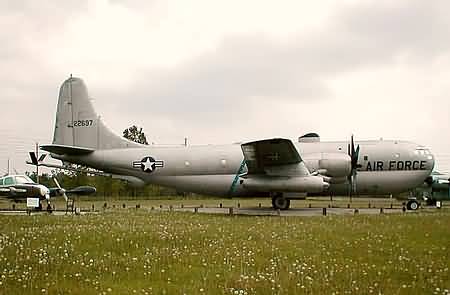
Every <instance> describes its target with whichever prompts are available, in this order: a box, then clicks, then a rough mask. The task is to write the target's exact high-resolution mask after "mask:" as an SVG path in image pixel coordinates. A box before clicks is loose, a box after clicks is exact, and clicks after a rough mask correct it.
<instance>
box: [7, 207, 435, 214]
mask: <svg viewBox="0 0 450 295" xmlns="http://www.w3.org/2000/svg"><path fill="white" fill-rule="evenodd" d="M143 209H145V210H148V212H161V211H174V212H191V213H196V214H221V215H246V216H322V215H356V214H364V215H375V214H393V213H395V214H400V213H403V212H404V213H415V212H421V211H424V210H425V211H426V212H430V211H436V210H439V209H434V208H433V209H432V208H425V209H422V208H421V209H419V210H417V211H408V210H406V211H403V209H402V208H393V209H390V208H318V207H317V208H291V209H289V210H274V209H272V208H270V207H247V208H236V207H223V208H219V207H195V206H183V207H178V206H177V207H171V206H165V207H162V208H160V207H157V208H153V207H152V208H151V209H150V208H143ZM119 210H120V209H119ZM101 212H102V211H86V210H85V211H79V212H78V213H77V214H79V215H86V214H99V213H101ZM46 214H52V215H55V216H61V215H72V214H75V213H72V212H68V213H66V211H65V210H55V211H53V212H52V213H48V212H47V211H31V212H28V211H26V210H0V215H46ZM130 214H133V213H132V212H130Z"/></svg>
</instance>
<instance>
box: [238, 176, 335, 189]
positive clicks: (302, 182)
mask: <svg viewBox="0 0 450 295" xmlns="http://www.w3.org/2000/svg"><path fill="white" fill-rule="evenodd" d="M242 186H243V187H244V188H246V189H248V190H252V191H258V192H297V193H320V192H323V191H325V190H326V189H328V187H329V186H330V185H329V184H328V183H327V182H325V181H323V178H322V177H320V176H301V177H264V176H252V177H249V178H244V179H242Z"/></svg>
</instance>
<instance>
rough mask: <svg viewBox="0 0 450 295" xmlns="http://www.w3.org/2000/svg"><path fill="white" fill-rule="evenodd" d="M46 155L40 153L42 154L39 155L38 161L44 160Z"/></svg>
mask: <svg viewBox="0 0 450 295" xmlns="http://www.w3.org/2000/svg"><path fill="white" fill-rule="evenodd" d="M46 156H47V154H42V155H41V156H40V157H39V162H42V161H44V159H45V157H46Z"/></svg>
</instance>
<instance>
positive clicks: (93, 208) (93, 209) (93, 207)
mask: <svg viewBox="0 0 450 295" xmlns="http://www.w3.org/2000/svg"><path fill="white" fill-rule="evenodd" d="M94 211H95V206H94V204H92V212H94Z"/></svg>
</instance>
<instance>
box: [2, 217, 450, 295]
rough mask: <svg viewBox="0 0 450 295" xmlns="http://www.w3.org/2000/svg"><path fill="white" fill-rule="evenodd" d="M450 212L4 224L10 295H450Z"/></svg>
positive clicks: (5, 286) (5, 282) (11, 220)
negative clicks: (449, 294)
mask: <svg viewBox="0 0 450 295" xmlns="http://www.w3.org/2000/svg"><path fill="white" fill-rule="evenodd" d="M449 250H450V210H448V209H443V210H440V211H439V210H436V213H423V212H422V213H412V214H399V215H391V214H389V215H374V216H364V215H355V216H326V217H303V218H302V217H287V218H286V217H246V216H227V215H206V214H192V213H177V212H160V211H151V212H150V213H149V211H146V210H119V209H117V210H111V211H109V212H107V213H103V214H93V215H82V216H75V215H68V216H52V215H46V214H42V215H32V216H0V294H48V293H49V294H448V293H449V289H450V270H449V268H450V255H449Z"/></svg>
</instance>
